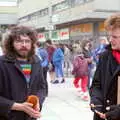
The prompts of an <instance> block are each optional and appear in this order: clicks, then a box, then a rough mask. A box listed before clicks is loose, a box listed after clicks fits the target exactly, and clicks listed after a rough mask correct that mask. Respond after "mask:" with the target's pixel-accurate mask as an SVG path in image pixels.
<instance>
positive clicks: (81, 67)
mask: <svg viewBox="0 0 120 120" xmlns="http://www.w3.org/2000/svg"><path fill="white" fill-rule="evenodd" d="M72 74H74V75H75V76H76V77H82V76H86V75H88V61H87V59H86V58H84V57H82V56H76V57H75V59H74V60H73V71H72Z"/></svg>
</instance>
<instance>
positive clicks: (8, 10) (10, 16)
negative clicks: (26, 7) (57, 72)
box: [0, 0, 18, 32]
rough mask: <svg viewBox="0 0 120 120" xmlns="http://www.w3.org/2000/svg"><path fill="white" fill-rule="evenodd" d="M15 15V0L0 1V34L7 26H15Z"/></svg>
mask: <svg viewBox="0 0 120 120" xmlns="http://www.w3.org/2000/svg"><path fill="white" fill-rule="evenodd" d="M17 13H18V7H17V4H16V1H15V0H1V1H0V32H4V30H5V29H6V28H7V27H8V26H11V25H15V24H17V21H18V16H17Z"/></svg>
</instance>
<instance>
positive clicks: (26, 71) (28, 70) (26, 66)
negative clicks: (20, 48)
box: [20, 64, 32, 83]
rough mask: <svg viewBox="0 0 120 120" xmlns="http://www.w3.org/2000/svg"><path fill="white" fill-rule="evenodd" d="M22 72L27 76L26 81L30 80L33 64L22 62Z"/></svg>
mask: <svg viewBox="0 0 120 120" xmlns="http://www.w3.org/2000/svg"><path fill="white" fill-rule="evenodd" d="M20 66H21V69H22V72H23V74H24V76H25V78H26V82H27V83H29V82H30V74H31V68H32V67H31V64H20Z"/></svg>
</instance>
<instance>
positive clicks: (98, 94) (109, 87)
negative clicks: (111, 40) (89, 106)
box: [90, 48, 120, 120]
mask: <svg viewBox="0 0 120 120" xmlns="http://www.w3.org/2000/svg"><path fill="white" fill-rule="evenodd" d="M119 73H120V64H118V63H117V61H116V59H115V58H114V57H113V55H112V50H111V48H108V49H107V50H106V52H104V53H103V54H102V55H101V56H100V59H99V64H98V66H97V69H96V72H95V75H94V78H93V83H92V86H91V88H90V98H91V101H90V102H91V103H93V104H95V105H100V106H99V107H96V109H97V110H99V111H101V112H103V113H106V112H109V111H107V110H106V107H108V106H111V105H116V104H117V78H118V74H119ZM94 120H103V119H101V118H99V116H97V115H96V114H94ZM109 120H112V118H110V119H109Z"/></svg>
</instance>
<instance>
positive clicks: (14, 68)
mask: <svg viewBox="0 0 120 120" xmlns="http://www.w3.org/2000/svg"><path fill="white" fill-rule="evenodd" d="M46 84H47V82H46V81H45V80H44V78H43V71H42V68H41V67H40V61H39V59H38V58H37V57H36V56H35V57H34V60H33V61H32V73H31V78H30V83H29V84H27V83H26V80H25V77H24V75H23V73H22V71H21V69H20V66H19V64H18V63H17V61H16V60H15V59H10V58H7V57H6V56H2V57H0V120H32V119H31V118H29V116H27V115H26V114H25V113H24V112H19V111H11V110H10V108H11V106H12V105H13V103H14V102H19V103H22V102H25V101H26V99H27V96H28V95H31V94H33V95H37V96H38V97H39V98H40V104H41V105H42V103H43V101H44V99H45V96H46V89H47V88H46Z"/></svg>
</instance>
